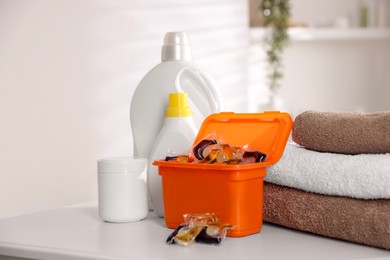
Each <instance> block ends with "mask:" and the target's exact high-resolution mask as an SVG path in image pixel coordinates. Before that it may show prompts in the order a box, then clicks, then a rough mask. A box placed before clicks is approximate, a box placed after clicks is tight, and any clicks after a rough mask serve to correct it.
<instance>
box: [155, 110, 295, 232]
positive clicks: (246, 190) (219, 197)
mask: <svg viewBox="0 0 390 260" xmlns="http://www.w3.org/2000/svg"><path fill="white" fill-rule="evenodd" d="M292 125H293V121H292V119H291V117H290V115H289V114H287V113H281V112H276V111H271V112H264V113H258V114H235V113H230V112H223V113H219V114H213V115H211V116H209V117H207V118H206V119H205V120H204V122H203V124H202V126H201V128H200V130H199V133H198V136H197V137H196V140H195V142H194V143H195V144H196V143H198V142H199V141H201V140H202V139H204V138H206V137H207V136H208V135H209V134H210V133H213V134H215V139H217V140H218V139H219V138H220V137H222V138H223V139H224V140H225V141H226V143H228V144H232V145H249V147H250V148H251V149H254V150H259V151H261V152H263V153H265V154H266V155H267V158H266V160H265V161H264V162H260V163H253V164H246V165H221V164H196V163H195V164H194V163H180V162H172V161H170V162H166V161H162V160H161V161H154V162H153V164H154V165H156V166H158V168H159V174H160V175H161V176H162V186H163V187H162V188H163V199H164V211H165V223H166V225H167V226H168V227H170V228H176V227H177V226H178V225H179V224H181V223H183V214H185V213H207V212H209V213H212V212H214V213H217V214H219V216H220V217H221V221H222V222H225V223H230V224H232V225H233V226H234V229H233V230H231V231H230V232H229V233H228V236H231V237H242V236H246V235H251V234H254V233H258V232H260V230H261V227H262V224H263V178H264V176H265V174H266V167H267V166H270V165H272V164H274V163H276V162H277V161H278V160H279V159H280V157H281V156H282V154H283V151H284V148H285V146H286V143H287V140H288V137H289V134H290V131H291V127H292ZM213 137H214V136H213Z"/></svg>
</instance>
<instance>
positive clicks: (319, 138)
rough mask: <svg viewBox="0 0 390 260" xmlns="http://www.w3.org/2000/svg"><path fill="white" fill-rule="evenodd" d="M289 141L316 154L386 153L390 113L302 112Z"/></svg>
mask: <svg viewBox="0 0 390 260" xmlns="http://www.w3.org/2000/svg"><path fill="white" fill-rule="evenodd" d="M292 139H293V141H294V142H296V143H297V144H299V145H301V146H304V147H306V148H308V149H311V150H315V151H320V152H333V153H343V154H363V153H390V112H375V113H357V112H318V111H306V112H304V113H302V114H300V115H298V116H297V117H296V118H295V121H294V126H293V129H292Z"/></svg>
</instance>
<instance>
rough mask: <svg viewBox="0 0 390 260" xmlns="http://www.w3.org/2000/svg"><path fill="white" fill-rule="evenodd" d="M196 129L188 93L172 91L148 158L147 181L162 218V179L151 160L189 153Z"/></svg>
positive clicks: (151, 198) (153, 202)
mask: <svg viewBox="0 0 390 260" xmlns="http://www.w3.org/2000/svg"><path fill="white" fill-rule="evenodd" d="M197 132H198V130H197V128H196V127H195V124H194V120H193V118H192V113H191V109H190V108H189V106H188V97H187V93H183V92H181V93H171V94H170V95H169V106H168V108H167V109H166V115H165V120H164V123H163V126H162V128H161V131H160V132H159V133H158V135H157V137H156V139H155V141H154V143H153V145H152V148H151V152H150V156H149V160H148V176H147V183H148V187H149V195H150V200H151V203H152V206H153V209H154V211H155V212H156V214H157V215H158V216H160V217H164V203H163V195H162V182H161V176H160V175H159V174H158V168H157V167H156V166H154V165H152V163H153V161H154V160H160V159H164V158H165V157H166V156H167V155H169V156H174V155H180V154H183V153H187V152H188V150H189V149H190V148H191V146H192V145H193V142H194V140H195V137H196V135H197Z"/></svg>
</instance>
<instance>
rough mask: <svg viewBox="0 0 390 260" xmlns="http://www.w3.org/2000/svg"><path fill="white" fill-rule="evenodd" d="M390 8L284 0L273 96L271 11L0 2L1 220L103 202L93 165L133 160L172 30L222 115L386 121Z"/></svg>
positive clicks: (240, 2)
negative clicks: (218, 100) (321, 114)
mask: <svg viewBox="0 0 390 260" xmlns="http://www.w3.org/2000/svg"><path fill="white" fill-rule="evenodd" d="M389 3H390V2H389V1H386V0H366V1H359V0H344V1H336V0H312V1H304V0H291V1H288V4H289V5H290V8H291V10H290V15H289V23H288V26H289V27H288V28H287V30H288V35H289V43H288V45H286V47H285V48H284V49H283V55H282V63H281V69H282V72H283V77H281V79H280V87H279V88H278V91H277V92H275V93H273V92H272V91H270V88H269V86H268V83H267V56H266V52H265V45H264V44H265V43H264V38H265V37H266V36H267V35H269V30H268V29H266V28H264V21H265V20H264V12H263V11H262V9H261V8H260V6H261V4H262V1H261V0H259V1H257V0H256V1H255V0H253V1H252V0H251V1H247V0H207V1H206V0H165V1H158V0H143V1H141V0H132V1H129V0H113V1H109V0H104V1H103V0H81V1H76V0H67V1H65V0H32V1H27V0H25V1H23V0H0V118H1V123H0V133H1V135H0V158H1V159H0V218H5V217H11V216H15V215H19V214H26V213H30V212H34V211H39V210H45V209H50V208H55V207H59V206H65V205H71V204H76V203H81V202H85V201H92V200H96V199H97V181H96V174H97V172H96V170H97V169H96V161H97V160H98V159H100V158H103V157H109V156H119V155H129V156H130V155H132V153H133V139H132V134H131V127H130V121H129V109H130V101H131V98H132V94H133V92H134V90H135V88H136V86H137V84H138V82H139V81H140V80H141V79H142V77H143V76H144V75H145V74H146V73H147V72H148V71H149V70H150V69H151V68H152V67H153V66H155V65H156V64H158V63H159V62H160V53H161V46H162V41H163V37H164V35H165V33H166V32H169V31H185V32H187V34H188V35H189V38H190V41H191V45H192V50H193V59H194V62H196V63H197V64H198V65H199V66H201V67H203V68H204V70H205V71H207V72H208V73H209V74H211V75H212V76H213V78H214V79H215V81H216V83H217V84H218V86H219V88H220V91H221V92H222V94H223V98H224V100H225V105H226V110H229V111H235V112H261V111H263V110H266V109H278V110H283V111H287V112H289V113H290V114H291V115H292V116H293V117H295V116H296V115H298V114H299V113H301V112H303V111H305V110H309V109H310V110H322V111H361V112H372V111H383V110H390V102H389V101H388V100H390V86H389V85H390V84H389V82H390V73H389V68H390V4H389ZM271 94H272V95H274V96H275V98H274V101H275V102H274V103H273V104H271V106H270V104H269V100H270V95H271ZM145 102H146V101H145Z"/></svg>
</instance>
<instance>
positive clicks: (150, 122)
mask: <svg viewBox="0 0 390 260" xmlns="http://www.w3.org/2000/svg"><path fill="white" fill-rule="evenodd" d="M191 59H192V55H191V46H190V44H189V40H188V37H187V35H186V34H185V33H184V32H170V33H167V34H166V35H165V38H164V45H163V47H162V51H161V61H162V62H161V63H160V64H158V65H157V66H155V67H154V68H153V69H152V70H151V71H150V72H148V73H147V74H146V75H145V77H144V78H143V79H142V80H141V82H140V83H139V84H138V86H137V88H136V90H135V92H134V95H133V98H132V101H131V108H130V122H131V128H132V133H133V139H134V156H139V157H145V158H148V157H149V155H150V151H151V146H152V143H153V141H154V139H155V138H156V136H157V134H158V132H159V131H160V129H161V126H162V124H163V120H164V110H165V108H166V107H167V105H168V102H167V98H166V97H167V96H168V95H169V93H172V92H186V93H187V94H188V102H189V106H190V108H191V110H192V113H193V118H194V122H195V126H197V127H198V128H199V127H200V125H201V124H202V122H203V120H204V118H205V117H206V116H208V115H210V114H212V113H217V112H220V111H221V110H222V109H223V108H222V98H221V95H220V94H219V92H218V90H217V87H216V86H215V84H214V82H213V81H212V80H211V78H210V77H209V76H208V75H207V74H206V73H205V72H204V71H202V70H201V69H200V68H199V67H198V66H197V65H195V64H194V63H193V62H192V60H191ZM176 81H178V83H179V84H177V83H176V84H175V82H176Z"/></svg>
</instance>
